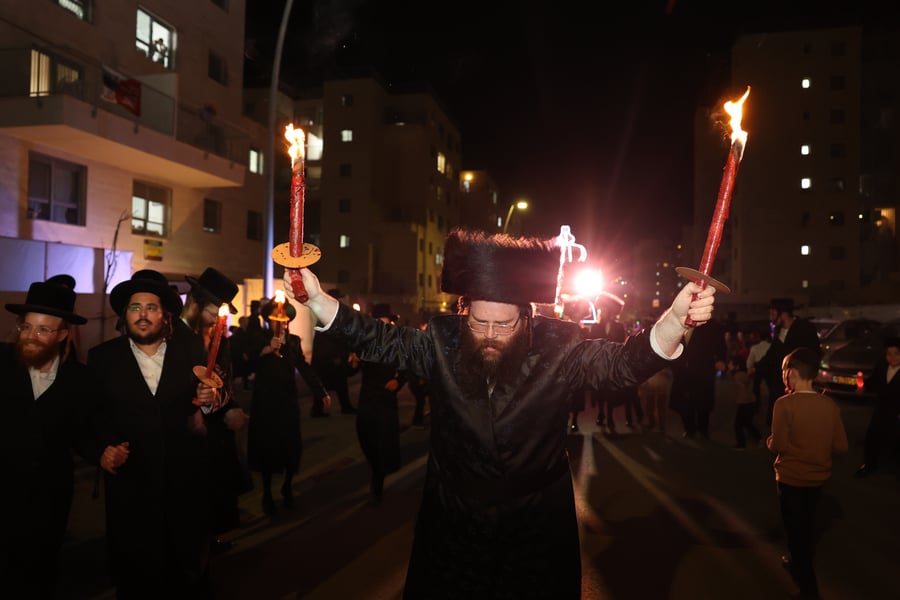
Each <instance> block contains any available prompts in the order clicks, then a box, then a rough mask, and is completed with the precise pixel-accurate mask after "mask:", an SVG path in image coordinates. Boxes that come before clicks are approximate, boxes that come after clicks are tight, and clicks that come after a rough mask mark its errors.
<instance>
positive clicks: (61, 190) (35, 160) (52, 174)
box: [28, 153, 87, 225]
mask: <svg viewBox="0 0 900 600" xmlns="http://www.w3.org/2000/svg"><path fill="white" fill-rule="evenodd" d="M86 180H87V167H85V166H83V165H76V164H73V163H70V162H66V161H64V160H60V159H58V158H51V157H49V156H43V155H41V154H35V153H29V155H28V218H29V219H39V220H41V221H54V222H56V223H68V224H70V225H84V204H85V199H86V197H87V192H86V189H85V181H86Z"/></svg>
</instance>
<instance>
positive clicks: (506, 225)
mask: <svg viewBox="0 0 900 600" xmlns="http://www.w3.org/2000/svg"><path fill="white" fill-rule="evenodd" d="M517 208H518V209H519V210H525V209H527V208H528V203H527V202H526V201H524V200H519V201H518V202H513V203H512V204H510V205H509V212H507V213H506V221H505V222H504V223H503V233H506V232H507V231H508V230H509V220H510V219H512V214H513V211H514V210H515V209H517Z"/></svg>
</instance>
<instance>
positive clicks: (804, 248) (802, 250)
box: [800, 244, 809, 256]
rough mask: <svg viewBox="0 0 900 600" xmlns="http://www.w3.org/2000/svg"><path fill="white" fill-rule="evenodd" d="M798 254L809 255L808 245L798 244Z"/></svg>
mask: <svg viewBox="0 0 900 600" xmlns="http://www.w3.org/2000/svg"><path fill="white" fill-rule="evenodd" d="M800 254H801V256H809V245H807V244H803V245H802V246H800Z"/></svg>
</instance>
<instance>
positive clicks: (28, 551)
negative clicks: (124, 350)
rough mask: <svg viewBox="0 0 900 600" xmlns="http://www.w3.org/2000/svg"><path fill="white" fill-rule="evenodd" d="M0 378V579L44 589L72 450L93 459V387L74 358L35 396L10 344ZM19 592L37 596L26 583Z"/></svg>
mask: <svg viewBox="0 0 900 600" xmlns="http://www.w3.org/2000/svg"><path fill="white" fill-rule="evenodd" d="M0 381H3V386H4V388H3V394H2V401H0V407H2V410H3V417H4V421H5V422H6V427H4V432H3V435H2V436H0V469H2V473H3V479H4V481H5V482H6V486H5V487H4V490H3V492H2V493H0V511H2V512H0V514H2V515H3V521H4V525H3V527H2V528H0V581H2V582H3V585H4V589H6V590H15V589H23V590H24V589H28V588H23V587H22V586H34V585H36V586H38V587H40V586H41V584H45V585H44V588H45V590H47V589H50V590H52V588H53V586H54V584H55V581H56V562H57V555H58V553H59V548H60V546H61V545H62V541H63V537H64V535H65V531H66V524H67V522H68V519H69V509H70V507H71V504H72V491H73V481H74V477H73V475H74V463H73V456H72V450H75V451H76V452H78V454H79V455H80V456H81V457H82V458H84V459H86V460H89V461H91V462H95V463H96V462H97V460H98V458H99V449H98V448H99V447H98V445H97V444H96V443H95V439H94V436H93V429H92V420H93V418H94V416H95V414H96V402H95V400H96V396H95V395H94V394H91V393H90V392H89V390H93V389H94V388H95V386H94V384H93V382H92V380H91V377H90V373H89V371H88V369H87V367H85V366H84V365H82V364H81V363H79V362H78V361H76V360H68V361H66V362H61V363H60V364H59V368H58V370H57V373H56V379H55V380H54V381H53V384H52V385H50V387H49V388H47V390H46V391H45V392H44V393H43V394H41V396H40V397H39V398H38V399H37V400H35V398H34V392H33V391H32V387H31V377H30V376H29V374H28V369H27V368H26V367H25V366H24V365H21V364H19V363H18V362H17V360H16V356H15V345H14V344H0ZM33 592H34V593H32V594H29V593H27V592H26V593H25V594H24V595H25V596H27V597H37V596H38V595H39V593H40V592H39V591H38V588H33Z"/></svg>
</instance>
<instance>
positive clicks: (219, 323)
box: [206, 304, 228, 379]
mask: <svg viewBox="0 0 900 600" xmlns="http://www.w3.org/2000/svg"><path fill="white" fill-rule="evenodd" d="M227 319H228V305H227V304H223V305H222V306H220V307H219V318H218V319H216V324H215V325H214V327H215V329H213V337H212V343H211V344H210V347H209V361H207V363H206V378H207V379H210V378H211V377H212V374H213V373H214V372H215V368H216V357H217V356H218V354H219V344H221V343H222V335H223V334H224V333H225V322H226V320H227Z"/></svg>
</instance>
